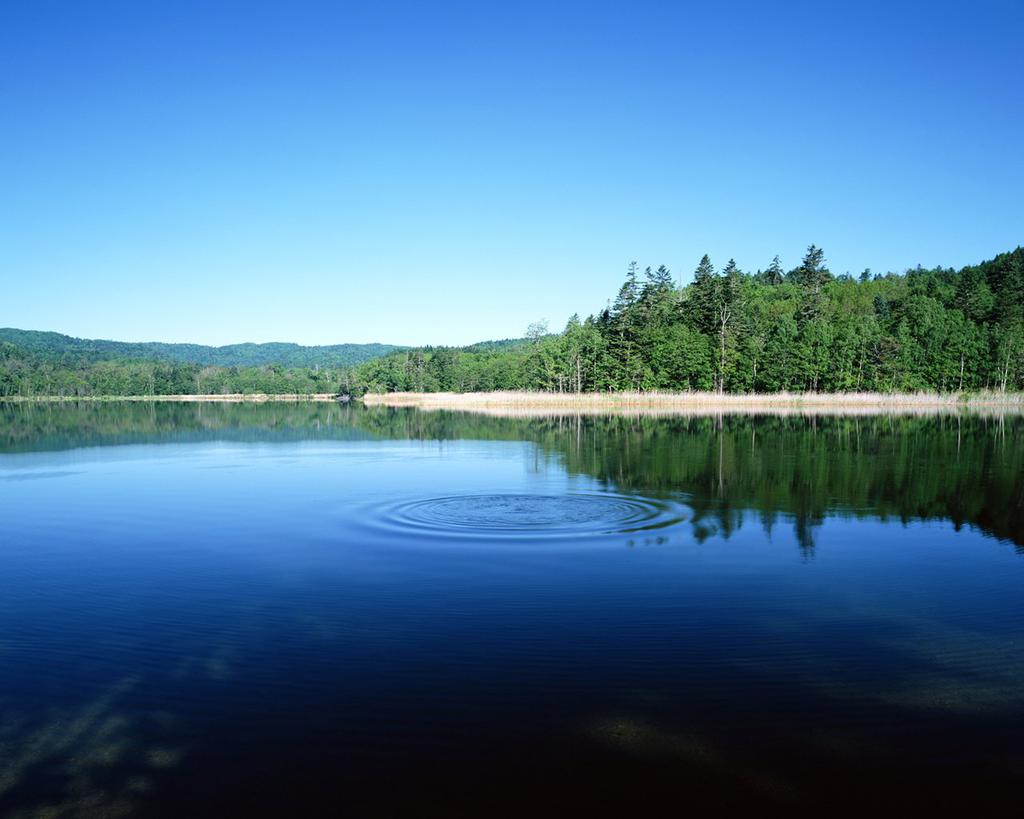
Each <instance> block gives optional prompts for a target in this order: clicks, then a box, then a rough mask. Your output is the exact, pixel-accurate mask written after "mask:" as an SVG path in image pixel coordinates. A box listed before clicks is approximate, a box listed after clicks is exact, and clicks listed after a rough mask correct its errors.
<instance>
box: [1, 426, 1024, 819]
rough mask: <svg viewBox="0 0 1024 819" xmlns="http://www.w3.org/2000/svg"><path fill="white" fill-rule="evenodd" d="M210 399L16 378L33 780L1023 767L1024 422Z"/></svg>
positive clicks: (563, 806) (610, 777)
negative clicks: (439, 409) (296, 406)
mask: <svg viewBox="0 0 1024 819" xmlns="http://www.w3.org/2000/svg"><path fill="white" fill-rule="evenodd" d="M205 411H206V412H207V414H208V415H207V416H202V417H200V416H198V415H196V416H193V415H189V414H188V411H186V410H181V409H178V408H175V409H174V410H173V411H171V410H168V409H160V408H159V407H158V408H155V409H153V412H154V413H157V414H159V413H168V415H167V418H165V419H164V420H165V421H166V423H162V424H157V425H155V426H154V425H152V424H150V423H149V422H148V421H144V420H143V416H141V415H139V414H138V413H139V412H140V410H138V409H130V408H126V409H124V410H123V412H121V411H119V410H108V411H107V412H109V413H114V415H113V416H104V417H102V418H97V417H96V416H95V414H94V413H95V412H96V411H94V410H90V409H88V408H87V407H86V408H84V409H83V408H75V407H67V408H64V409H57V408H54V409H53V410H51V412H52V413H55V414H56V415H57V417H56V418H55V417H53V416H47V418H46V420H45V422H41V421H40V416H38V415H26V414H25V413H26V412H28V411H27V410H19V411H15V410H10V411H9V412H8V415H7V417H6V418H5V421H4V423H5V426H4V427H3V431H4V433H5V434H6V438H5V437H3V436H0V442H2V441H6V442H7V443H6V444H4V445H3V449H2V451H0V521H2V537H0V588H2V594H0V663H2V665H0V751H2V753H0V807H2V809H3V811H2V812H4V813H10V814H12V815H18V814H19V812H20V813H21V814H22V815H35V814H42V812H44V811H45V810H47V809H50V810H53V811H54V812H55V813H57V814H58V815H61V814H60V812H61V811H63V812H64V814H63V815H167V816H186V815H187V816H197V815H210V816H215V815H217V816H225V815H245V814H266V815H310V814H314V813H316V814H323V813H328V814H331V813H348V814H352V815H406V816H408V815H448V816H450V815H497V814H505V813H508V814H521V813H523V812H529V813H532V814H534V815H576V814H581V813H591V814H595V813H596V814H601V813H606V812H607V813H610V812H615V811H618V812H630V813H636V812H642V811H645V810H646V809H648V808H651V807H652V806H653V805H654V803H655V802H656V801H660V800H664V799H671V800H674V804H676V805H677V808H678V809H679V810H682V807H683V806H684V805H686V806H689V807H691V808H693V809H695V810H704V809H707V808H709V807H710V806H714V807H715V808H716V809H722V808H741V807H744V808H745V807H752V806H772V805H778V806H783V807H789V808H791V809H801V808H815V809H817V808H825V809H829V808H831V809H836V808H849V807H851V806H853V805H858V806H863V807H870V806H886V807H887V808H889V809H892V808H894V807H907V808H910V807H913V806H917V807H921V806H940V805H946V806H964V807H973V808H974V809H977V810H981V811H987V812H1002V811H1004V810H1006V812H1012V810H1013V809H1015V807H1016V805H1017V801H1018V800H1017V797H1018V796H1019V790H1018V788H1019V787H1020V785H1021V784H1024V781H1022V779H1024V748H1022V747H1021V742H1020V740H1021V737H1022V736H1024V733H1022V729H1024V598H1022V594H1021V592H1022V589H1024V554H1022V552H1021V548H1020V546H1021V541H1022V539H1021V538H1020V537H1019V535H1018V533H1019V528H1018V527H1019V523H1020V520H1021V515H1022V513H1021V511H1020V508H1018V509H1017V511H1016V512H1014V511H1013V508H1012V502H1013V500H1014V499H1015V498H1018V499H1019V498H1020V496H1021V493H1022V492H1024V490H1022V488H1021V484H1020V482H1021V477H1022V476H1021V473H1020V472H1019V471H1018V466H1019V464H1020V457H1021V452H1020V448H1021V446H1022V445H1021V444H1020V443H1017V441H1020V440H1022V439H1021V438H1019V437H1016V438H1015V437H1014V433H1019V432H1020V431H1021V430H1020V429H1019V427H1018V426H1017V424H1016V422H1011V429H1010V435H1009V437H1007V436H1006V430H1005V427H1004V428H1003V430H1002V434H1003V437H1002V438H1000V430H999V428H998V427H996V426H993V425H992V424H991V423H990V422H988V421H981V420H973V421H970V422H969V423H968V431H969V433H970V435H966V436H965V434H964V428H963V425H962V424H961V425H960V427H959V429H958V430H956V431H954V430H953V428H952V426H950V424H949V422H948V420H947V421H942V420H939V419H914V420H913V421H908V422H905V424H904V425H903V426H900V425H899V424H897V426H896V428H889V427H887V426H886V425H885V422H884V421H883V420H879V421H877V423H874V422H870V421H865V422H864V424H865V428H860V427H858V434H859V435H860V436H861V439H860V441H859V442H858V444H857V446H858V447H860V448H859V449H857V448H854V445H853V444H852V443H849V445H848V446H847V445H845V444H844V445H842V446H840V445H839V444H837V443H836V441H839V440H840V439H841V438H842V436H843V435H845V434H846V432H844V430H847V427H842V428H840V427H836V428H835V429H832V428H830V427H827V425H826V429H825V431H824V432H823V431H822V427H821V426H817V427H815V428H812V426H811V424H810V422H809V421H807V420H806V419H789V420H786V421H785V422H780V421H778V420H777V419H776V420H775V421H772V420H765V421H763V422H762V421H756V420H755V421H751V420H749V419H748V420H747V421H743V420H738V419H732V420H730V421H729V422H728V423H726V424H725V425H724V427H719V426H718V424H717V423H716V422H709V423H708V424H706V425H701V424H696V425H695V426H691V427H688V428H687V429H682V428H680V427H679V426H678V425H677V424H675V425H674V424H673V422H669V421H660V420H652V419H648V420H645V421H644V422H643V425H642V426H638V427H636V428H633V427H629V428H628V429H627V430H626V431H625V432H623V430H622V429H621V428H619V427H614V428H605V427H602V426H601V422H597V421H592V420H580V421H578V422H576V423H575V424H569V423H566V424H565V425H564V426H561V425H559V424H555V423H552V422H550V421H510V420H498V419H480V418H476V419H473V420H472V421H469V420H460V419H459V418H458V417H453V418H448V419H446V420H445V421H444V426H443V431H438V429H437V428H435V427H433V426H430V425H432V424H436V423H440V422H439V421H436V420H434V421H431V420H429V419H426V420H424V419H422V418H420V419H417V417H416V416H415V414H414V413H405V414H401V415H395V414H385V415H379V414H377V415H375V414H373V413H370V412H368V411H361V410H357V409H355V408H354V409H353V410H351V411H349V412H350V413H356V415H352V414H341V415H338V414H337V410H335V411H334V413H335V414H332V415H330V416H324V415H323V413H324V412H325V411H324V410H321V409H318V408H312V409H309V412H310V413H312V415H302V414H299V415H292V416H289V415H287V414H285V416H284V417H283V418H282V417H281V412H282V410H280V409H274V408H265V409H261V410H253V409H252V408H250V409H248V410H245V409H242V408H239V409H237V410H235V409H232V408H222V409H219V410H216V411H212V410H210V409H209V408H207V409H206V410H205ZM118 412H121V414H120V415H117V414H116V413H118ZM171 412H174V413H178V415H172V414H170V413H171ZM19 413H21V414H19ZM91 413H92V414H91ZM181 413H186V414H185V415H181ZM211 413H212V417H210V415H211ZM232 413H235V415H232ZM271 413H276V414H274V415H271ZM112 418H113V419H114V420H113V421H112V420H111V419H112ZM115 421H116V423H115ZM314 421H315V422H317V423H313V422H314ZM773 423H775V424H776V426H772V424H773ZM780 423H784V426H782V427H779V426H777V424H780ZM830 423H835V424H840V422H838V421H834V422H830ZM851 423H852V422H851ZM421 424H427V425H428V426H427V427H425V428H424V427H422V426H421ZM751 424H753V427H754V429H755V432H756V435H755V436H753V437H754V443H753V444H750V442H749V440H748V439H750V438H751V437H752V436H751V435H750V432H749V427H750V426H751ZM325 430H328V431H327V432H325ZM847 431H848V430H847ZM958 432H959V434H960V443H959V446H960V450H959V451H960V453H961V456H962V457H961V460H960V462H959V466H958V467H956V468H957V469H958V470H960V471H958V472H956V474H954V471H953V467H952V466H951V465H950V464H952V463H954V461H953V459H952V458H951V457H950V456H949V452H948V451H947V449H946V447H952V446H953V445H954V443H956V441H955V436H956V434H957V433H958ZM826 434H834V435H835V439H834V440H833V441H832V442H831V443H830V442H829V441H827V440H826V441H820V442H818V439H817V437H815V436H818V435H826ZM951 436H952V437H951ZM758 437H759V438H760V439H761V442H760V443H758V441H757V438H758ZM848 437H849V436H848ZM908 439H909V440H911V441H912V445H910V446H909V447H906V448H905V451H906V452H907V453H909V454H907V455H906V456H905V457H904V455H902V454H900V455H898V456H897V451H899V452H901V453H902V452H904V445H905V444H906V443H907V440H908ZM965 439H966V440H969V441H973V442H974V444H973V445H972V446H965V444H964V440H965ZM849 440H850V441H852V438H849ZM690 447H695V449H693V450H691V449H690ZM758 447H761V448H762V449H758ZM801 447H802V448H801ZM843 447H846V448H845V449H844V448H843ZM630 448H631V449H630ZM748 450H749V452H748ZM627 452H633V453H635V456H634V455H630V456H629V457H628V458H626V457H625V455H624V453H627ZM762 452H763V453H764V455H763V456H762V454H759V453H762ZM787 452H788V453H789V454H785V453H787ZM796 452H799V453H800V454H794V453H796ZM588 453H589V454H588ZM695 453H705V454H706V456H707V468H708V469H709V470H710V471H708V472H707V473H706V474H705V473H704V472H701V471H700V470H698V471H696V472H693V473H691V472H686V473H685V474H683V473H680V472H679V469H680V468H681V467H682V466H685V464H684V463H683V462H684V461H686V460H687V459H689V460H690V461H696V460H698V458H697V455H696V454H695ZM740 453H747V454H745V455H741V454H740ZM750 453H753V454H754V457H758V458H761V457H764V459H765V461H766V463H771V464H774V466H772V467H771V469H772V470H777V471H774V472H770V473H768V472H766V473H764V476H765V480H754V481H749V480H748V478H750V476H751V475H752V474H753V473H754V469H755V468H754V465H753V463H752V462H750V461H745V460H743V459H744V458H747V457H750ZM662 456H664V458H662ZM759 468H767V467H763V466H762V467H759ZM837 471H838V473H839V474H836V473H837ZM935 473H938V475H939V477H940V480H938V481H936V480H935ZM769 474H770V475H771V477H772V480H771V481H770V482H769V481H767V477H768V475H769ZM943 474H945V475H946V478H945V479H944V480H942V479H941V478H942V476H943ZM781 476H787V477H785V478H784V479H783V477H781ZM809 476H817V478H816V479H815V480H813V481H810V480H809ZM915 476H917V477H915ZM929 482H931V483H934V485H935V486H936V487H938V489H937V490H936V491H937V492H938V493H939V494H938V495H937V496H936V495H934V494H929V495H927V497H925V498H921V497H918V496H917V494H916V492H917V491H918V489H917V488H916V487H921V486H923V485H925V484H928V483H929ZM766 483H770V485H765V484H766ZM810 484H813V486H811V485H810ZM953 485H958V486H959V485H962V486H963V487H968V486H970V485H974V486H975V487H976V489H977V491H978V492H979V493H980V494H979V497H981V498H983V499H984V498H990V499H992V503H993V504H995V505H993V506H992V508H989V507H987V506H986V505H985V503H984V502H983V501H982V502H974V501H970V502H969V501H968V500H967V499H966V492H967V490H966V488H965V489H963V491H960V490H958V491H957V492H956V493H955V495H956V496H955V497H947V494H948V493H946V492H945V490H944V489H943V488H942V487H943V486H953ZM912 488H913V489H912ZM760 490H764V491H763V492H761V491H760ZM866 499H867V500H866ZM979 504H980V505H979ZM996 505H997V506H998V508H996ZM1008 507H1009V508H1008ZM950 510H953V511H950ZM961 512H963V515H964V517H963V519H961ZM954 518H956V519H954Z"/></svg>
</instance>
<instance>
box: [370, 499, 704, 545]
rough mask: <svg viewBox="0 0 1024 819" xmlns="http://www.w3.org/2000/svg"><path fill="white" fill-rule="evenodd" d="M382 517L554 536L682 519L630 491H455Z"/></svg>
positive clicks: (425, 529)
mask: <svg viewBox="0 0 1024 819" xmlns="http://www.w3.org/2000/svg"><path fill="white" fill-rule="evenodd" d="M384 517H385V521H386V523H388V524H389V525H391V526H396V527H399V528H401V529H403V530H406V531H410V532H420V533H428V534H433V535H447V536H459V535H465V536H484V537H516V536H520V537H522V536H534V537H554V536H569V535H582V534H595V535H596V534H628V533H633V532H644V531H648V530H651V529H660V528H664V527H666V526H671V525H673V524H675V523H678V522H679V521H680V520H683V518H684V515H683V514H682V510H681V509H680V507H678V506H676V505H675V504H671V503H668V502H665V501H655V500H651V499H649V498H640V497H636V496H629V495H611V494H600V495H598V494H590V495H588V494H572V495H532V494H531V495H525V494H518V495H517V494H507V495H455V496H451V497H443V498H427V499H424V500H417V501H412V502H410V503H403V504H399V505H397V506H394V507H391V508H390V509H389V510H388V512H387V513H386V515H385V516H384Z"/></svg>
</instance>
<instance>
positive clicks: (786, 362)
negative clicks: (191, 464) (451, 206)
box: [353, 245, 1024, 393]
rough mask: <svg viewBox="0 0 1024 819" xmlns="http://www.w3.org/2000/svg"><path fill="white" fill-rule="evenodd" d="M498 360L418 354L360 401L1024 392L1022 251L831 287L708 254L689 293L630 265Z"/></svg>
mask: <svg viewBox="0 0 1024 819" xmlns="http://www.w3.org/2000/svg"><path fill="white" fill-rule="evenodd" d="M544 330H545V328H544V327H543V326H542V325H540V326H538V325H534V326H532V332H531V333H528V338H527V339H526V340H525V341H524V342H523V343H520V344H518V345H514V346H511V347H507V348H505V349H502V350H488V349H480V348H477V347H469V348H461V349H457V348H444V347H435V348H424V349H417V350H408V351H403V352H400V353H394V354H391V355H387V356H384V357H381V358H377V359H374V360H372V361H369V362H367V363H365V364H363V365H361V366H359V367H358V368H356V370H355V374H354V376H353V384H354V385H355V387H356V389H357V390H364V391H385V392H386V391H402V390H409V391H420V392H422V391H426V392H431V391H448V390H451V391H456V392H462V391H478V390H479V391H486V390H495V389H512V390H515V389H535V390H550V391H563V392H588V391H605V390H718V391H722V392H737V393H744V392H775V391H782V390H787V391H807V390H813V391H821V392H846V391H878V392H892V391H921V390H929V391H940V392H952V391H965V390H979V389H997V390H1012V389H1021V388H1022V387H1024V249H1022V248H1019V247H1018V248H1017V249H1016V250H1014V251H1013V252H1011V253H1004V254H1001V255H999V256H997V257H996V258H994V259H992V260H991V261H988V262H984V263H982V264H979V265H973V266H969V267H965V268H963V269H962V270H959V271H956V270H953V269H951V268H935V269H923V268H920V267H919V268H917V269H914V270H910V271H907V272H906V273H904V274H895V273H887V274H884V275H873V274H872V273H871V271H870V270H865V271H864V272H863V273H861V274H860V275H859V276H856V277H854V276H851V275H849V274H842V275H833V274H832V272H831V271H830V270H829V269H828V266H827V264H826V260H825V256H824V253H823V251H822V250H821V249H820V248H818V247H816V246H814V245H812V246H810V247H809V248H808V249H807V252H806V254H805V255H804V257H803V259H802V260H801V262H800V264H799V265H798V266H797V267H795V268H793V269H792V270H788V271H786V270H784V269H783V268H782V265H781V264H780V262H779V258H778V256H776V257H775V259H773V260H772V262H771V264H769V265H768V266H767V268H766V269H765V270H758V271H756V272H754V273H749V272H745V271H743V270H741V269H740V268H739V267H738V266H737V264H736V262H735V261H733V260H731V259H730V260H729V261H728V262H727V263H726V264H725V265H724V266H723V267H721V268H720V269H716V267H715V266H714V265H713V263H712V261H711V259H710V258H708V256H706V255H705V256H704V257H703V258H702V259H701V260H700V262H699V263H698V265H697V267H696V269H695V271H694V275H693V281H692V283H690V284H687V285H686V286H683V287H679V286H677V285H676V284H675V281H674V278H673V275H672V273H671V272H670V271H669V269H668V268H666V267H665V266H664V265H662V266H660V267H657V268H651V267H648V268H646V269H644V270H643V271H641V269H640V267H639V265H638V264H636V263H635V262H634V263H632V264H630V265H629V268H628V270H627V273H626V279H625V281H624V282H623V284H622V286H621V287H620V288H619V291H618V294H617V295H616V297H615V299H614V300H613V301H612V302H610V303H609V305H608V306H607V307H606V308H605V309H604V310H601V311H600V312H598V313H596V314H594V315H591V316H589V317H587V318H586V319H582V320H581V319H580V317H579V316H578V315H575V316H573V317H572V318H570V319H569V321H568V323H567V325H566V326H565V329H564V330H563V331H562V332H560V333H556V334H549V333H546V332H545V331H544Z"/></svg>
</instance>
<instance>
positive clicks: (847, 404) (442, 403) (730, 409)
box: [359, 392, 1024, 415]
mask: <svg viewBox="0 0 1024 819" xmlns="http://www.w3.org/2000/svg"><path fill="white" fill-rule="evenodd" d="M359 400H361V401H362V402H363V404H365V405H366V406H370V407H393V408H397V407H410V408H415V409H420V410H455V411H464V412H476V413H483V414H492V415H549V414H572V413H579V414H601V413H617V414H643V415H653V414H658V415H662V414H663V415H704V414H709V413H715V414H717V413H780V414H781V413H785V414H791V413H842V414H874V413H879V412H901V413H914V412H926V413H931V412H957V411H964V410H967V411H993V412H1005V411H1010V412H1024V393H997V392H984V393H945V394H942V393H755V394H733V395H730V394H728V393H726V394H721V393H717V392H686V393H669V392H616V393H547V392H478V393H411V392H394V393H367V394H366V395H364V396H363V397H362V398H361V399H359Z"/></svg>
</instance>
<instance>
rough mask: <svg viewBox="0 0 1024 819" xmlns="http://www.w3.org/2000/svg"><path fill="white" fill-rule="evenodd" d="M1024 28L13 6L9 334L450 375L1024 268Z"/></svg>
mask: <svg viewBox="0 0 1024 819" xmlns="http://www.w3.org/2000/svg"><path fill="white" fill-rule="evenodd" d="M1022 29H1024V2H1021V0H1010V2H994V1H993V0H973V2H961V3H946V2H936V1H935V0H932V1H931V2H921V3H906V2H902V3H901V2H884V3H874V2H863V1H858V2H847V3H838V2H837V3H832V2H803V3H776V2H771V3H769V2H762V3H750V4H747V3H736V2H733V3H707V2H702V3H693V4H688V3H682V2H675V3H663V4H656V3H643V2H621V3H600V2H582V3H556V2H543V3H536V4H533V3H518V2H517V3H486V2H466V3H461V4H451V3H440V2H438V3H431V2H414V3H408V4H399V3H387V2H382V3H378V2H371V3H365V2H364V3H344V2H334V3H324V4H321V5H315V4H309V3H302V2H280V3H261V2H257V0H247V2H244V3H238V4H229V3H215V2H199V3H194V4H191V3H186V2H167V3H148V2H145V3H139V2H131V3H125V4H112V3H101V2H88V3H84V2H77V0H76V2H71V3H67V4H58V3H49V2H46V1H45V0H32V2H29V0H24V1H22V0H10V1H9V2H5V3H3V4H2V5H0V279H2V288H0V326H15V327H23V328H28V329H47V330H58V331H61V332H65V333H69V334H72V335H78V336H86V337H94V338H97V337H98V338H116V339H124V340H133V341H136V340H137V341H143V340H159V341H195V342H200V343H210V344H224V343H231V342H237V341H273V340H276V341H297V342H300V343H307V344H320V343H334V342H344V341H357V342H368V341H385V342H392V343H400V344H418V343H428V342H429V343H447V344H456V343H468V342H472V341H477V340H481V339H488V338H503V337H508V336H519V335H522V334H523V332H524V330H525V328H526V326H527V324H528V323H530V322H531V321H535V320H538V319H541V318H546V319H548V320H550V322H551V325H552V328H558V327H561V326H562V325H563V324H564V322H565V319H566V318H567V317H568V316H569V315H570V314H571V313H573V312H576V311H579V312H580V313H582V314H586V313H589V312H593V311H596V310H598V309H600V308H601V307H603V306H604V304H605V303H606V301H607V299H608V298H609V297H611V296H613V295H614V293H615V291H616V290H617V288H618V285H619V284H620V282H621V280H622V278H623V274H624V271H625V267H626V264H627V263H628V262H629V260H631V259H637V260H638V261H639V262H640V263H641V265H647V264H651V265H657V264H660V263H665V264H667V265H669V266H670V267H671V268H672V270H673V272H675V273H676V274H678V275H679V276H680V277H681V278H682V279H684V280H685V279H688V278H689V277H690V274H691V272H692V270H693V268H694V266H695V265H696V263H697V261H698V260H699V258H700V256H701V254H703V253H705V252H707V253H710V254H711V257H712V260H713V261H714V262H715V263H716V264H717V265H718V266H721V265H723V264H724V263H725V262H726V261H727V259H728V258H729V257H730V256H734V257H735V258H736V260H737V262H738V263H739V264H740V266H741V267H742V268H744V269H750V270H753V269H756V268H759V267H765V266H767V264H768V263H769V261H770V260H771V258H772V256H773V255H774V254H776V253H778V254H780V255H781V257H782V261H783V264H784V265H786V266H787V267H790V266H793V265H795V264H796V262H797V261H798V260H799V257H800V256H801V254H802V251H803V250H804V248H805V247H806V246H807V245H808V244H810V243H811V242H814V243H816V244H818V245H821V246H823V247H824V249H825V251H826V256H827V258H828V261H829V264H830V267H831V268H832V270H833V271H836V272H843V271H845V270H849V271H851V272H854V273H856V272H859V271H860V270H862V269H863V268H865V267H870V268H872V269H873V270H875V271H884V270H903V269H905V268H907V267H911V266H915V265H917V264H919V263H920V264H924V265H927V266H931V265H936V264H942V265H951V266H960V265H964V264H968V263H972V262H976V261H980V260H982V259H985V258H990V257H992V256H993V255H995V254H996V253H998V252H1000V251H1003V250H1009V249H1012V248H1013V247H1015V246H1016V245H1018V244H1020V243H1022V242H1024V48H1022V47H1021V40H1020V32H1021V30H1022Z"/></svg>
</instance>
